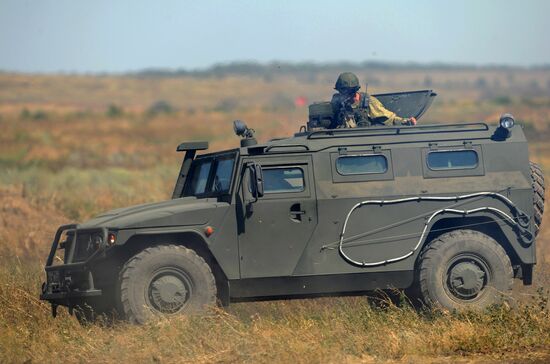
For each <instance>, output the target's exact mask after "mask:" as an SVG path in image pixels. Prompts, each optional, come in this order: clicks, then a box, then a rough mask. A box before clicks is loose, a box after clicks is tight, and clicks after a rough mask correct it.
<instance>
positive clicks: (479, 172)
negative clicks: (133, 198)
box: [52, 123, 536, 302]
mask: <svg viewBox="0 0 550 364" xmlns="http://www.w3.org/2000/svg"><path fill="white" fill-rule="evenodd" d="M495 132H496V127H492V126H487V125H486V124H483V123H478V124H464V125H454V126H453V125H450V126H443V125H434V126H420V127H408V126H405V127H373V128H366V129H353V130H350V129H347V130H346V129H339V130H332V131H327V130H325V131H315V132H304V133H298V134H296V135H295V136H294V137H290V138H286V139H279V140H273V141H270V142H268V143H265V144H260V145H252V146H250V147H246V148H239V149H236V150H234V151H231V153H234V154H235V167H234V169H233V174H232V182H231V188H230V190H229V192H228V193H227V194H224V195H223V196H218V197H205V198H195V197H183V198H182V197H180V195H181V190H182V189H181V186H183V185H184V184H185V183H186V180H185V179H186V178H187V179H189V177H188V176H187V172H186V173H183V174H181V175H180V177H179V179H178V181H177V183H176V185H177V186H179V187H178V188H179V189H180V192H179V193H176V196H174V197H175V198H174V199H172V200H170V201H165V202H160V203H153V204H146V205H140V206H135V207H130V208H125V209H118V210H114V211H111V212H108V213H105V214H103V215H100V216H98V217H96V218H94V219H92V220H90V221H88V222H86V223H84V224H81V225H78V227H77V229H83V228H86V229H91V228H106V229H108V230H109V231H115V232H116V233H117V243H116V244H117V245H116V246H117V249H126V248H125V247H127V246H129V245H131V244H132V242H133V241H135V237H136V236H142V237H143V236H156V235H163V234H169V235H170V236H177V234H183V233H192V234H195V235H196V236H197V237H198V238H199V240H200V241H202V244H203V245H204V249H206V250H207V251H209V252H210V253H211V255H212V256H213V258H214V259H215V262H216V263H217V264H218V265H219V267H220V270H221V272H223V274H224V275H225V277H226V278H227V279H228V281H229V287H230V294H231V296H232V297H233V298H234V299H238V298H239V297H241V298H244V297H258V296H270V295H283V296H284V295H294V294H325V293H337V292H350V291H362V290H366V289H373V288H387V287H388V286H396V287H402V288H405V287H407V286H408V285H410V284H411V283H412V277H413V271H414V269H415V263H416V260H417V257H418V254H419V252H420V251H421V247H422V245H423V244H425V243H426V241H427V240H428V239H427V237H426V236H425V237H424V238H423V240H424V241H422V242H421V245H420V247H419V248H417V249H415V246H416V245H417V244H418V242H419V239H420V237H421V236H420V232H421V231H422V229H423V227H424V224H425V223H426V220H427V218H428V217H429V216H431V214H433V213H434V211H438V210H441V209H445V208H449V206H452V207H454V208H459V209H463V210H472V209H477V208H486V207H491V208H494V209H498V210H500V211H503V212H505V213H507V214H511V215H512V214H513V213H514V211H513V209H512V208H511V207H510V206H509V205H508V204H506V203H505V202H503V201H502V200H499V199H496V198H492V197H488V196H482V197H477V198H472V199H464V200H460V201H448V200H447V201H423V200H422V201H421V200H418V201H408V202H403V203H396V204H372V205H368V206H363V207H361V208H359V209H357V210H355V212H354V213H353V214H352V215H350V217H349V221H348V228H347V230H346V233H345V235H344V240H343V249H344V251H345V252H346V254H347V255H349V256H350V257H353V258H354V259H357V260H358V261H363V262H374V261H380V260H386V259H391V258H392V257H397V256H402V255H404V254H406V253H408V252H410V251H414V252H413V253H412V254H411V255H410V256H408V257H407V258H404V259H402V260H399V261H397V262H394V263H388V264H379V265H376V266H373V267H364V266H358V265H354V264H350V262H349V261H347V260H345V259H343V257H342V254H340V252H339V249H338V245H339V239H340V235H341V233H342V228H343V224H344V221H345V220H346V216H347V214H348V213H349V212H350V209H351V208H352V207H353V206H354V205H355V204H357V203H360V202H362V201H366V200H386V201H387V200H392V199H399V198H408V197H418V196H421V197H422V196H459V195H467V194H471V193H479V192H497V193H500V194H502V195H503V196H505V197H506V198H508V199H510V200H511V201H512V202H513V204H514V205H515V207H516V208H518V209H520V210H522V211H523V212H525V213H526V214H527V215H528V216H532V215H533V213H534V211H533V204H532V201H533V191H532V188H531V177H530V170H529V155H528V148H527V141H526V139H525V136H524V134H523V131H522V130H521V127H518V126H516V127H514V129H513V131H512V134H511V136H510V137H509V138H508V139H505V140H499V139H498V138H495ZM185 145H186V146H189V145H191V144H185ZM191 146H192V145H191ZM199 146H202V144H200V145H199ZM181 149H183V150H187V149H185V148H181ZM446 150H472V151H475V152H476V153H477V156H478V164H477V166H476V167H475V168H469V169H450V170H444V171H440V170H439V171H438V170H432V169H430V168H428V166H427V163H426V158H427V156H428V155H429V153H431V152H436V151H446ZM221 154H222V153H212V154H203V155H201V156H199V157H197V158H199V159H200V158H216V156H218V155H221ZM226 154H227V152H226ZM353 155H383V156H385V158H386V160H387V162H388V165H387V170H386V171H385V172H384V173H378V174H353V175H341V174H340V173H339V172H338V170H337V169H336V166H335V161H336V160H337V159H338V158H339V157H342V156H353ZM252 162H253V163H258V164H260V165H261V166H262V168H263V169H269V168H272V167H277V166H279V167H285V168H288V167H296V168H299V169H301V170H302V171H303V176H304V178H303V183H304V188H303V190H300V191H294V192H288V191H287V192H282V193H266V194H264V196H263V197H259V198H258V199H257V201H250V200H249V198H248V197H247V196H248V195H249V193H248V192H247V187H246V186H247V184H246V183H244V182H245V180H246V178H249V177H248V172H247V168H246V165H247V163H252ZM193 163H195V162H193ZM182 178H183V180H182ZM466 217H467V218H470V219H472V218H475V219H477V220H468V221H470V223H467V224H463V225H465V226H466V228H472V226H470V225H471V224H472V223H471V221H476V223H475V224H474V225H476V226H478V225H479V226H483V225H484V224H485V226H490V227H491V229H494V231H498V234H500V235H499V236H501V237H502V239H501V240H502V241H501V243H502V244H503V245H506V250H507V252H508V253H509V254H510V256H511V257H512V261H513V264H514V265H532V264H534V263H535V262H536V255H535V243H534V242H533V243H531V244H529V243H525V242H524V241H522V239H520V238H519V236H518V232H517V229H516V228H515V227H514V226H513V224H510V223H509V222H507V221H506V219H505V218H503V216H497V215H495V213H494V212H491V211H479V212H476V213H473V214H470V215H468V216H461V215H460V216H457V215H456V214H454V215H453V214H450V213H441V214H438V215H437V216H434V217H433V220H432V221H431V223H430V225H429V229H431V228H432V227H433V226H439V225H438V222H439V223H441V224H442V223H443V222H445V223H448V222H452V223H459V225H460V221H462V220H460V219H465V218H466ZM444 219H446V220H444ZM450 219H453V220H452V221H451V220H450ZM464 221H466V220H464ZM206 226H211V227H213V229H214V233H213V234H212V235H211V236H209V237H207V236H205V234H204V229H205V227H206ZM474 228H475V226H474ZM429 229H428V232H430V230H429ZM528 230H530V231H534V226H533V223H532V222H531V226H529V227H528ZM434 233H435V232H431V234H434ZM179 243H182V244H185V241H181V242H179ZM52 249H53V248H52ZM109 249H111V248H106V249H105V252H104V253H103V255H101V257H103V258H101V257H98V258H94V259H99V260H101V259H105V257H108V256H109ZM54 250H55V249H54ZM94 264H95V263H94V261H93V260H92V261H89V262H87V263H86V268H85V269H88V270H89V269H92V270H93V266H94ZM98 264H99V263H98ZM96 285H97V286H101V285H102V282H99V281H97V280H96ZM56 302H64V301H59V300H58V301H56Z"/></svg>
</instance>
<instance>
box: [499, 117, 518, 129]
mask: <svg viewBox="0 0 550 364" xmlns="http://www.w3.org/2000/svg"><path fill="white" fill-rule="evenodd" d="M514 123H515V120H514V117H513V116H512V114H504V115H502V116H501V117H500V126H501V127H502V128H504V129H511V128H512V127H513V126H514Z"/></svg>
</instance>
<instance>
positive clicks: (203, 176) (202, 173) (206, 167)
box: [187, 160, 212, 195]
mask: <svg viewBox="0 0 550 364" xmlns="http://www.w3.org/2000/svg"><path fill="white" fill-rule="evenodd" d="M211 164H212V162H211V161H210V160H209V161H207V162H203V163H200V164H197V165H196V167H195V168H194V170H193V173H192V176H193V177H192V180H191V183H190V184H189V187H188V189H189V190H188V193H187V194H188V195H200V194H203V193H205V192H206V184H207V183H208V176H209V174H210V165H211Z"/></svg>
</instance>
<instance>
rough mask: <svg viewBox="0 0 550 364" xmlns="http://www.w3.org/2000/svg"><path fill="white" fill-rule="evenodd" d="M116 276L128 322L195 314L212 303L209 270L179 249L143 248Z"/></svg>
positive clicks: (213, 291) (212, 284)
mask: <svg viewBox="0 0 550 364" xmlns="http://www.w3.org/2000/svg"><path fill="white" fill-rule="evenodd" d="M120 277H121V278H120V296H121V305H122V310H123V312H124V315H125V316H126V318H127V319H128V320H129V321H130V322H134V323H140V324H143V323H145V322H146V321H148V320H149V319H150V318H151V317H153V316H170V315H176V314H184V313H192V312H197V311H200V310H202V309H204V308H205V307H206V306H210V305H214V304H215V302H216V283H215V280H214V276H213V274H212V271H211V270H210V267H209V266H208V264H206V262H205V261H204V259H202V258H201V257H200V256H198V255H197V253H195V252H194V251H193V250H190V249H187V248H185V247H182V246H177V245H160V246H155V247H151V248H147V249H145V250H143V251H141V252H140V253H138V254H137V255H135V256H134V257H133V258H131V259H130V260H129V261H128V262H127V263H126V264H125V265H124V267H123V269H122V271H121V274H120Z"/></svg>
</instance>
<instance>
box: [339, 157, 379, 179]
mask: <svg viewBox="0 0 550 364" xmlns="http://www.w3.org/2000/svg"><path fill="white" fill-rule="evenodd" d="M336 170H337V171H338V173H339V174H341V175H344V176H346V175H353V174H373V173H386V172H387V171H388V160H387V159H386V157H385V156H384V155H378V154H377V155H349V156H348V155H346V156H342V157H338V159H336Z"/></svg>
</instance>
